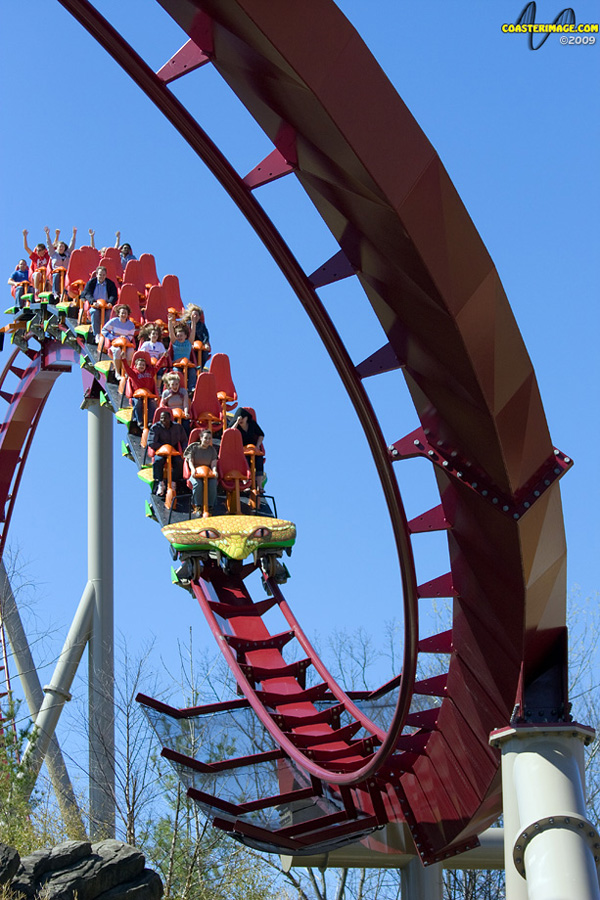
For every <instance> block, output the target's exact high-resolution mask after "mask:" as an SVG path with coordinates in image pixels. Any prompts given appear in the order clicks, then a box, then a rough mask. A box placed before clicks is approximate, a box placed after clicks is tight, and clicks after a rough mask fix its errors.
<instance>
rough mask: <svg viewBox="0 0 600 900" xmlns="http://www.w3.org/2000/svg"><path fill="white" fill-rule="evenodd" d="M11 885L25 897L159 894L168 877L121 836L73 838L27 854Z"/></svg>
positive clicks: (139, 898)
mask: <svg viewBox="0 0 600 900" xmlns="http://www.w3.org/2000/svg"><path fill="white" fill-rule="evenodd" d="M11 887H12V889H13V891H15V893H19V894H22V895H23V896H24V897H25V900H34V898H36V896H37V895H38V894H39V893H40V892H41V891H43V895H44V898H46V900H74V898H75V896H77V900H97V898H99V897H105V898H106V900H109V898H110V900H125V898H131V900H133V898H135V900H159V898H160V897H161V896H162V883H161V881H160V878H159V877H158V875H156V874H155V873H154V872H152V871H150V870H149V869H146V868H145V858H144V854H143V853H142V852H141V851H140V850H137V849H136V848H135V847H131V846H129V844H124V843H122V842H121V841H115V840H105V841H99V842H98V843H96V844H89V843H88V842H86V841H68V842H66V843H65V844H60V845H59V846H58V847H55V848H53V849H52V850H47V851H43V850H40V851H37V852H36V853H32V854H31V855H30V856H27V857H24V859H22V860H21V867H20V868H19V871H18V872H17V876H16V878H15V879H14V880H13V882H12V884H11Z"/></svg>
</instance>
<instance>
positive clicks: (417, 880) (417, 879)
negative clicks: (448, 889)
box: [401, 857, 444, 900]
mask: <svg viewBox="0 0 600 900" xmlns="http://www.w3.org/2000/svg"><path fill="white" fill-rule="evenodd" d="M401 878H402V900H442V898H443V890H444V882H443V877H442V867H441V865H440V864H439V863H436V864H435V865H432V866H427V867H425V866H424V865H423V863H422V862H421V860H420V859H419V858H418V857H415V858H414V859H413V860H412V861H411V862H409V864H408V865H407V866H405V867H404V868H403V869H401Z"/></svg>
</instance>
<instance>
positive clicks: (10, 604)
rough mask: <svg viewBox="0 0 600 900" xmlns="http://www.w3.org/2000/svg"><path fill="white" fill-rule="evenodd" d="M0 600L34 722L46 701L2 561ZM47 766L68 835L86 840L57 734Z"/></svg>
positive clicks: (49, 751) (47, 755)
mask: <svg viewBox="0 0 600 900" xmlns="http://www.w3.org/2000/svg"><path fill="white" fill-rule="evenodd" d="M0 597H1V607H0V610H1V612H0V614H1V616H2V619H3V621H4V627H5V629H6V633H7V635H8V640H9V642H10V647H11V650H12V654H13V658H14V661H15V666H16V669H17V674H18V676H19V679H20V681H21V687H22V689H23V694H24V695H25V701H26V703H27V706H28V708H29V715H30V716H31V718H32V721H33V722H34V723H35V721H36V718H37V714H38V711H39V709H40V707H41V705H42V702H43V700H44V694H43V691H42V686H41V684H40V680H39V678H38V674H37V670H36V667H35V663H34V661H33V656H32V655H31V650H30V648H29V643H28V641H27V635H26V634H25V629H24V628H23V623H22V621H21V616H20V614H19V610H18V607H17V602H16V600H15V595H14V593H13V590H12V587H11V584H10V580H9V577H8V573H7V571H6V568H5V566H4V562H3V561H2V560H0ZM46 767H47V769H48V774H49V775H50V780H51V782H52V787H53V789H54V793H55V795H56V800H57V802H58V806H59V809H60V812H61V815H62V817H63V821H64V823H65V827H66V829H67V834H68V835H69V837H71V838H72V839H74V840H85V838H86V831H85V825H84V824H83V819H82V817H81V812H80V811H79V806H78V804H77V799H76V797H75V793H74V791H73V787H72V785H71V780H70V778H69V773H68V771H67V766H66V764H65V761H64V758H63V755H62V753H61V750H60V746H59V743H58V740H57V738H56V736H55V735H54V736H53V737H52V738H51V740H50V743H49V745H48V750H47V752H46Z"/></svg>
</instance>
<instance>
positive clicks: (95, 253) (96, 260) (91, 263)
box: [71, 244, 100, 281]
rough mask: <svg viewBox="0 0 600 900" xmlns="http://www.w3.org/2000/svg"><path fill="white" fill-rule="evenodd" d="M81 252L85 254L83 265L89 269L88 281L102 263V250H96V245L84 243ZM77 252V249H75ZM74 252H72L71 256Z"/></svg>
mask: <svg viewBox="0 0 600 900" xmlns="http://www.w3.org/2000/svg"><path fill="white" fill-rule="evenodd" d="M79 252H80V253H81V254H82V256H83V265H84V267H85V269H86V271H87V279H86V280H87V281H89V280H90V278H91V277H92V275H93V274H94V272H95V271H96V269H97V268H98V266H99V265H100V251H99V250H96V249H95V248H94V247H90V245H89V244H84V245H83V247H80V248H79ZM73 253H75V251H73ZM72 256H73V254H71V257H72Z"/></svg>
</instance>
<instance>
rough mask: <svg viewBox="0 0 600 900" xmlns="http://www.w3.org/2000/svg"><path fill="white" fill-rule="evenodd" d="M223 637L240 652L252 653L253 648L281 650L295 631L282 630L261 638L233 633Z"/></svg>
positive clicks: (293, 635)
mask: <svg viewBox="0 0 600 900" xmlns="http://www.w3.org/2000/svg"><path fill="white" fill-rule="evenodd" d="M223 637H224V638H225V640H226V641H227V643H228V644H229V646H230V647H233V649H234V650H237V652H238V653H250V652H252V650H281V649H282V648H283V647H285V645H286V644H287V643H289V641H291V640H292V639H293V638H294V637H295V634H294V632H293V631H282V632H281V633H280V634H274V635H272V636H271V637H268V638H263V639H261V640H254V639H253V638H242V637H237V636H236V635H233V634H225V635H223Z"/></svg>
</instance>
